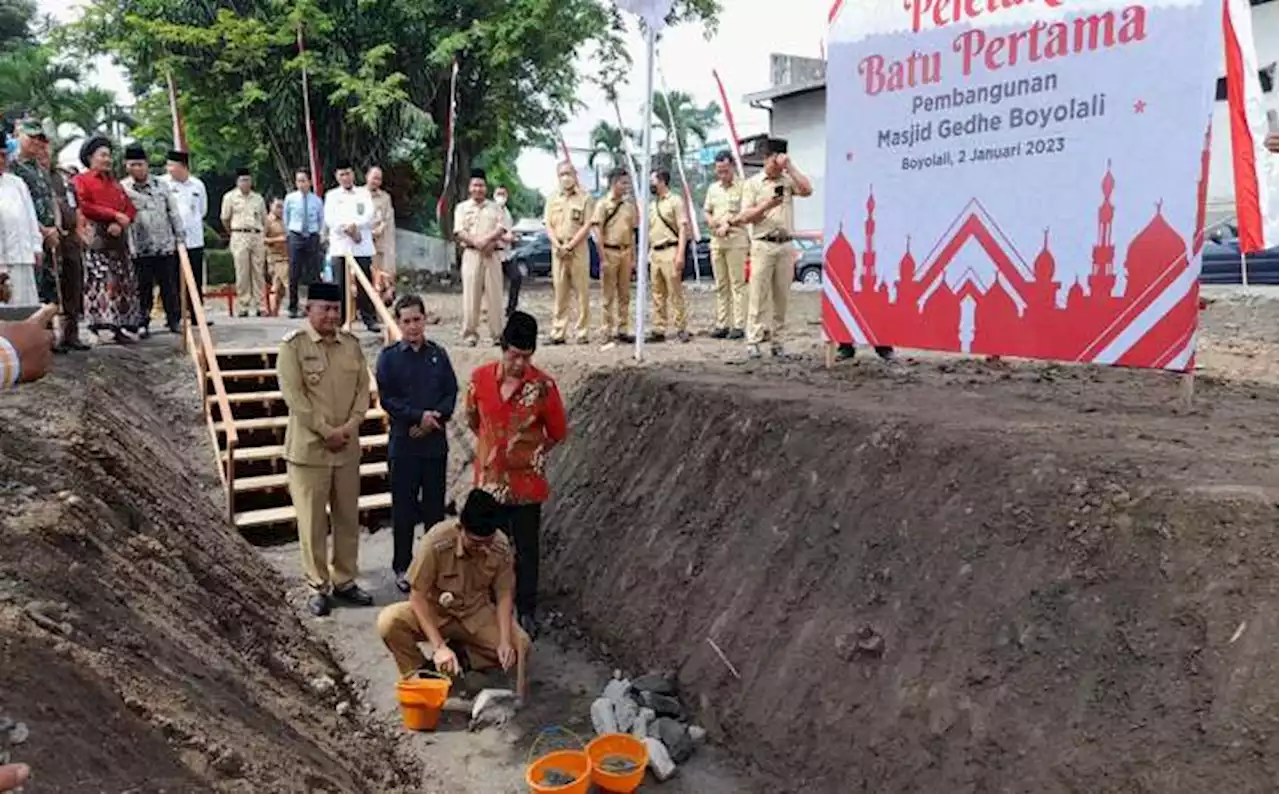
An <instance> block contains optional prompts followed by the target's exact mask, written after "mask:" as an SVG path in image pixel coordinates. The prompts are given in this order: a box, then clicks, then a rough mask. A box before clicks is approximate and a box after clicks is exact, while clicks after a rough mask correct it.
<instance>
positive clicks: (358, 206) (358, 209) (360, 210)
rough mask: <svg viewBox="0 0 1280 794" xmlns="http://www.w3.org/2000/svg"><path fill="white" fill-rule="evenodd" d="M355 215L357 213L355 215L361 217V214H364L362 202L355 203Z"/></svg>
mask: <svg viewBox="0 0 1280 794" xmlns="http://www.w3.org/2000/svg"><path fill="white" fill-rule="evenodd" d="M356 213H357V214H359V215H363V214H364V202H363V201H357V202H356Z"/></svg>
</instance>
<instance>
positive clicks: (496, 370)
mask: <svg viewBox="0 0 1280 794" xmlns="http://www.w3.org/2000/svg"><path fill="white" fill-rule="evenodd" d="M537 347H538V321H537V320H535V319H533V317H532V316H531V315H529V314H526V313H525V312H519V311H518V312H512V313H511V316H510V317H509V318H508V319H507V327H506V328H505V329H504V330H503V332H502V360H501V361H496V362H494V363H491V364H484V365H482V366H479V367H477V368H476V369H475V370H474V371H473V372H472V373H471V383H470V384H469V385H468V386H467V397H466V411H467V425H468V426H469V427H470V428H471V432H473V433H475V434H476V452H475V485H476V487H477V488H481V489H483V490H485V491H488V492H489V493H491V494H493V497H494V498H495V499H497V501H498V504H499V505H501V508H502V513H503V519H504V526H505V527H506V532H507V535H508V536H510V538H511V540H512V542H513V543H514V544H515V548H516V598H515V602H516V612H517V614H518V615H519V620H520V626H521V628H523V629H524V630H525V632H526V633H527V634H528V635H529V636H530V637H532V636H533V635H534V630H535V628H536V625H537V624H536V622H535V620H534V612H535V608H536V606H537V600H538V534H539V532H540V530H541V527H542V503H543V502H545V501H546V500H547V497H548V496H549V495H550V492H551V488H550V486H549V485H548V484H547V477H546V466H547V453H548V452H549V451H550V450H551V448H552V447H554V446H555V445H556V444H559V443H560V442H561V441H564V438H565V435H566V433H567V432H568V428H567V426H566V421H565V415H564V402H563V401H562V400H561V399H560V390H559V389H558V388H557V387H556V382H555V381H554V380H553V379H552V378H551V376H550V375H547V374H546V373H545V372H543V371H542V370H540V369H538V368H537V367H535V366H533V363H532V359H533V352H534V350H535V349H537Z"/></svg>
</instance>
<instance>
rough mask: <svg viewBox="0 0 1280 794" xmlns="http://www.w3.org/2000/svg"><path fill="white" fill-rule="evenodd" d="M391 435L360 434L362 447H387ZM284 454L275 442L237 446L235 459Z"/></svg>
mask: <svg viewBox="0 0 1280 794" xmlns="http://www.w3.org/2000/svg"><path fill="white" fill-rule="evenodd" d="M389 440H390V437H389V436H388V435H387V434H385V433H383V434H382V435H377V436H360V448H361V449H374V448H376V447H385V446H386V445H387V442H388V441H389ZM283 456H284V445H283V444H273V445H267V446H264V447H237V448H236V456H235V459H236V460H237V461H254V460H276V459H278V458H281V457H283ZM222 457H223V459H224V460H225V459H226V457H227V453H226V451H225V450H224V451H223V452H222Z"/></svg>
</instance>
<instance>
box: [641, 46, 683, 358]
mask: <svg viewBox="0 0 1280 794" xmlns="http://www.w3.org/2000/svg"><path fill="white" fill-rule="evenodd" d="M657 42H658V31H657V26H656V25H654V24H652V23H650V24H648V25H646V26H645V72H644V96H645V101H644V126H642V127H641V128H640V129H641V130H642V132H641V135H642V137H643V142H642V143H641V146H643V147H644V152H643V153H642V154H641V155H640V184H639V185H636V203H637V205H638V209H639V210H640V240H639V247H640V251H639V254H638V255H637V257H636V260H637V261H636V264H637V265H638V267H637V271H638V272H637V273H636V361H641V360H643V359H644V313H645V305H646V303H647V300H646V298H647V294H648V291H649V170H650V169H651V168H652V166H653V156H652V154H651V152H652V150H653V146H652V144H653V69H654V57H653V53H654V49H655V48H656V46H657ZM678 272H679V271H677V273H678Z"/></svg>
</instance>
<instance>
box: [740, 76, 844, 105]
mask: <svg viewBox="0 0 1280 794" xmlns="http://www.w3.org/2000/svg"><path fill="white" fill-rule="evenodd" d="M826 89H827V81H826V79H825V78H823V79H820V80H810V81H808V82H803V83H790V84H788V85H775V86H773V87H772V88H767V89H765V90H764V91H757V92H755V93H754V94H747V95H746V96H745V97H743V99H745V100H747V104H749V105H754V104H755V103H757V102H776V101H777V100H779V99H789V98H791V97H794V96H799V95H800V94H808V93H810V92H812V91H825V90H826Z"/></svg>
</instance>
